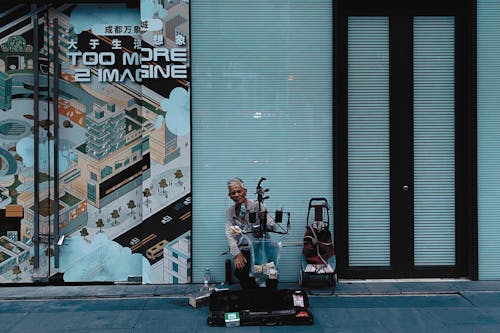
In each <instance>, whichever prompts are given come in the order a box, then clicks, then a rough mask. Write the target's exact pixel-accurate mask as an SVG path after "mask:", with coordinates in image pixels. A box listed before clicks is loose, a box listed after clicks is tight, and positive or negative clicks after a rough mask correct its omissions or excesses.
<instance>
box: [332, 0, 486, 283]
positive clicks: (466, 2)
mask: <svg viewBox="0 0 500 333" xmlns="http://www.w3.org/2000/svg"><path fill="white" fill-rule="evenodd" d="M334 15H335V19H334V21H335V29H334V31H335V36H334V38H335V44H334V45H335V50H336V52H335V56H334V59H335V60H334V64H335V75H334V76H335V77H334V96H335V98H334V110H335V111H334V144H335V149H334V192H335V198H334V199H335V200H334V205H335V211H334V216H335V247H336V253H337V271H338V272H339V276H340V277H341V278H412V277H468V278H470V279H473V280H477V274H478V273H477V271H478V269H477V262H478V259H477V190H476V178H477V177H476V168H477V157H476V149H477V148H476V91H475V89H476V68H475V54H476V53H475V51H476V40H475V31H476V25H475V17H476V1H475V0H457V1H453V0H424V1H413V2H411V3H407V2H403V1H396V0H382V1H370V0H338V1H335V8H334ZM417 15H426V16H449V15H455V17H456V32H455V40H456V46H455V49H456V50H457V51H456V53H455V87H456V88H455V89H456V90H455V104H456V112H455V128H456V134H455V143H456V146H455V157H456V163H455V164H456V169H455V180H456V181H455V200H456V202H455V207H456V210H455V214H456V218H455V221H456V230H455V247H456V266H452V267H449V266H429V267H422V266H419V267H418V268H416V267H414V265H413V263H412V262H409V260H408V259H407V258H413V254H414V253H413V219H411V221H409V222H408V223H407V224H405V225H401V224H399V225H398V224H396V223H391V229H390V233H391V266H390V267H388V268H385V267H349V266H348V257H349V253H348V248H349V247H348V244H349V243H348V242H349V239H348V200H347V198H348V183H347V179H348V177H347V176H348V174H347V173H348V171H347V170H348V160H347V156H348V154H347V137H348V136H347V134H348V133H347V131H348V128H347V94H348V91H347V79H348V78H347V33H348V31H347V18H348V16H390V32H389V35H390V37H389V38H390V45H398V47H391V48H390V71H391V76H390V90H391V92H390V99H391V102H390V109H391V114H390V117H391V124H398V126H391V127H390V133H391V134H390V137H391V157H390V164H391V185H390V192H391V194H390V196H391V201H392V198H393V196H396V195H399V196H400V195H401V184H408V185H409V188H410V192H411V193H409V196H407V198H408V201H407V202H406V203H405V204H404V205H399V206H398V207H394V206H393V205H391V208H390V210H391V215H390V216H391V221H394V220H395V219H398V216H399V217H400V216H406V215H407V214H408V213H410V214H411V216H412V215H413V179H407V174H408V173H410V174H411V175H413V165H412V163H408V161H413V144H412V140H413V139H412V138H413V135H412V133H413V118H412V115H411V114H412V112H408V113H404V112H399V113H398V112H392V110H397V109H399V110H401V109H402V108H403V109H407V110H409V111H411V110H412V109H413V84H412V81H413V77H412V72H413V68H412V66H411V64H412V45H413V40H412V38H408V36H409V35H411V34H408V32H411V31H412V26H413V16H417ZM396 25H397V26H403V27H405V28H404V29H394V26H396ZM409 64H410V65H409ZM461 64H466V66H464V65H461ZM404 67H406V68H407V70H401V68H404ZM401 133H410V134H411V135H408V138H409V141H411V142H406V143H405V144H402V145H401V144H394V143H395V142H398V141H396V140H395V139H394V138H396V137H399V136H400V135H401ZM407 147H410V149H407ZM401 160H403V162H402V163H401ZM404 161H406V162H404ZM396 163H399V165H398V166H397V168H393V166H395V165H396ZM407 240H410V241H407Z"/></svg>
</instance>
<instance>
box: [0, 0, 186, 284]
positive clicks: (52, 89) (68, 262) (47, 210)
mask: <svg viewBox="0 0 500 333" xmlns="http://www.w3.org/2000/svg"><path fill="white" fill-rule="evenodd" d="M0 17H1V21H0V48H1V51H0V109H1V110H0V139H1V140H0V142H1V144H0V283H12V282H32V281H40V280H41V281H44V280H45V279H50V278H54V277H58V278H62V279H63V280H64V281H66V282H75V281H78V282H86V281H134V282H138V281H141V282H142V283H188V282H190V279H191V253H190V249H191V237H190V235H191V195H190V191H191V179H190V175H191V169H190V149H191V148H190V103H189V101H190V97H189V94H190V91H189V2H188V1H179V0H177V1H176V0H173V1H163V0H141V7H140V9H139V8H127V7H126V6H125V5H124V4H64V5H54V6H47V5H34V6H29V5H23V4H21V5H13V6H12V7H9V8H6V9H2V14H1V16H0ZM34 26H37V27H38V29H37V30H36V31H34V29H33V27H34ZM56 46H57V49H56ZM36 50H38V57H36V56H35V52H36ZM37 63H38V66H37ZM37 74H38V75H37ZM56 75H58V76H59V78H58V80H54V77H55V76H56ZM36 86H37V87H38V95H37V94H36V93H35V90H36V89H35V87H36ZM37 97H38V98H37ZM55 114H57V119H56V116H55ZM37 115H38V117H36V116H37ZM36 123H38V124H39V127H38V130H36V129H35V124H36ZM37 132H38V140H35V135H36V133H37ZM36 141H38V150H37V149H35V145H36V143H35V142H36ZM37 156H38V158H37ZM55 166H56V167H55ZM35 169H37V170H35ZM55 169H57V170H55ZM36 179H38V182H37V183H36V184H35V182H36ZM35 192H36V193H35ZM36 194H37V195H36ZM37 197H38V199H37ZM37 200H38V202H36V201H37Z"/></svg>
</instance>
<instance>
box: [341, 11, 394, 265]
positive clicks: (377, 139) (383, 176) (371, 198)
mask: <svg viewBox="0 0 500 333" xmlns="http://www.w3.org/2000/svg"><path fill="white" fill-rule="evenodd" d="M348 34H349V36H348V37H349V38H348V40H349V42H348V64H349V66H348V89H349V97H348V175H349V176H348V186H349V207H348V214H349V222H348V223H349V228H348V229H349V231H348V234H349V266H352V267H356V266H389V265H390V233H389V231H390V220H389V219H390V211H389V19H388V18H387V17H349V21H348Z"/></svg>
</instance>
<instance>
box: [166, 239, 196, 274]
mask: <svg viewBox="0 0 500 333" xmlns="http://www.w3.org/2000/svg"><path fill="white" fill-rule="evenodd" d="M190 243H191V232H189V231H188V232H186V233H185V234H183V235H181V236H179V237H177V238H176V239H174V240H173V241H171V242H170V243H168V244H167V245H166V246H165V248H164V249H163V275H164V276H165V282H166V283H173V284H177V283H189V282H191V244H190Z"/></svg>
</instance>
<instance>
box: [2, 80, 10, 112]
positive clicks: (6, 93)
mask: <svg viewBox="0 0 500 333" xmlns="http://www.w3.org/2000/svg"><path fill="white" fill-rule="evenodd" d="M11 107H12V78H11V77H10V76H9V75H7V74H5V73H2V72H0V109H2V110H9V109H10V108H11Z"/></svg>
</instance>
